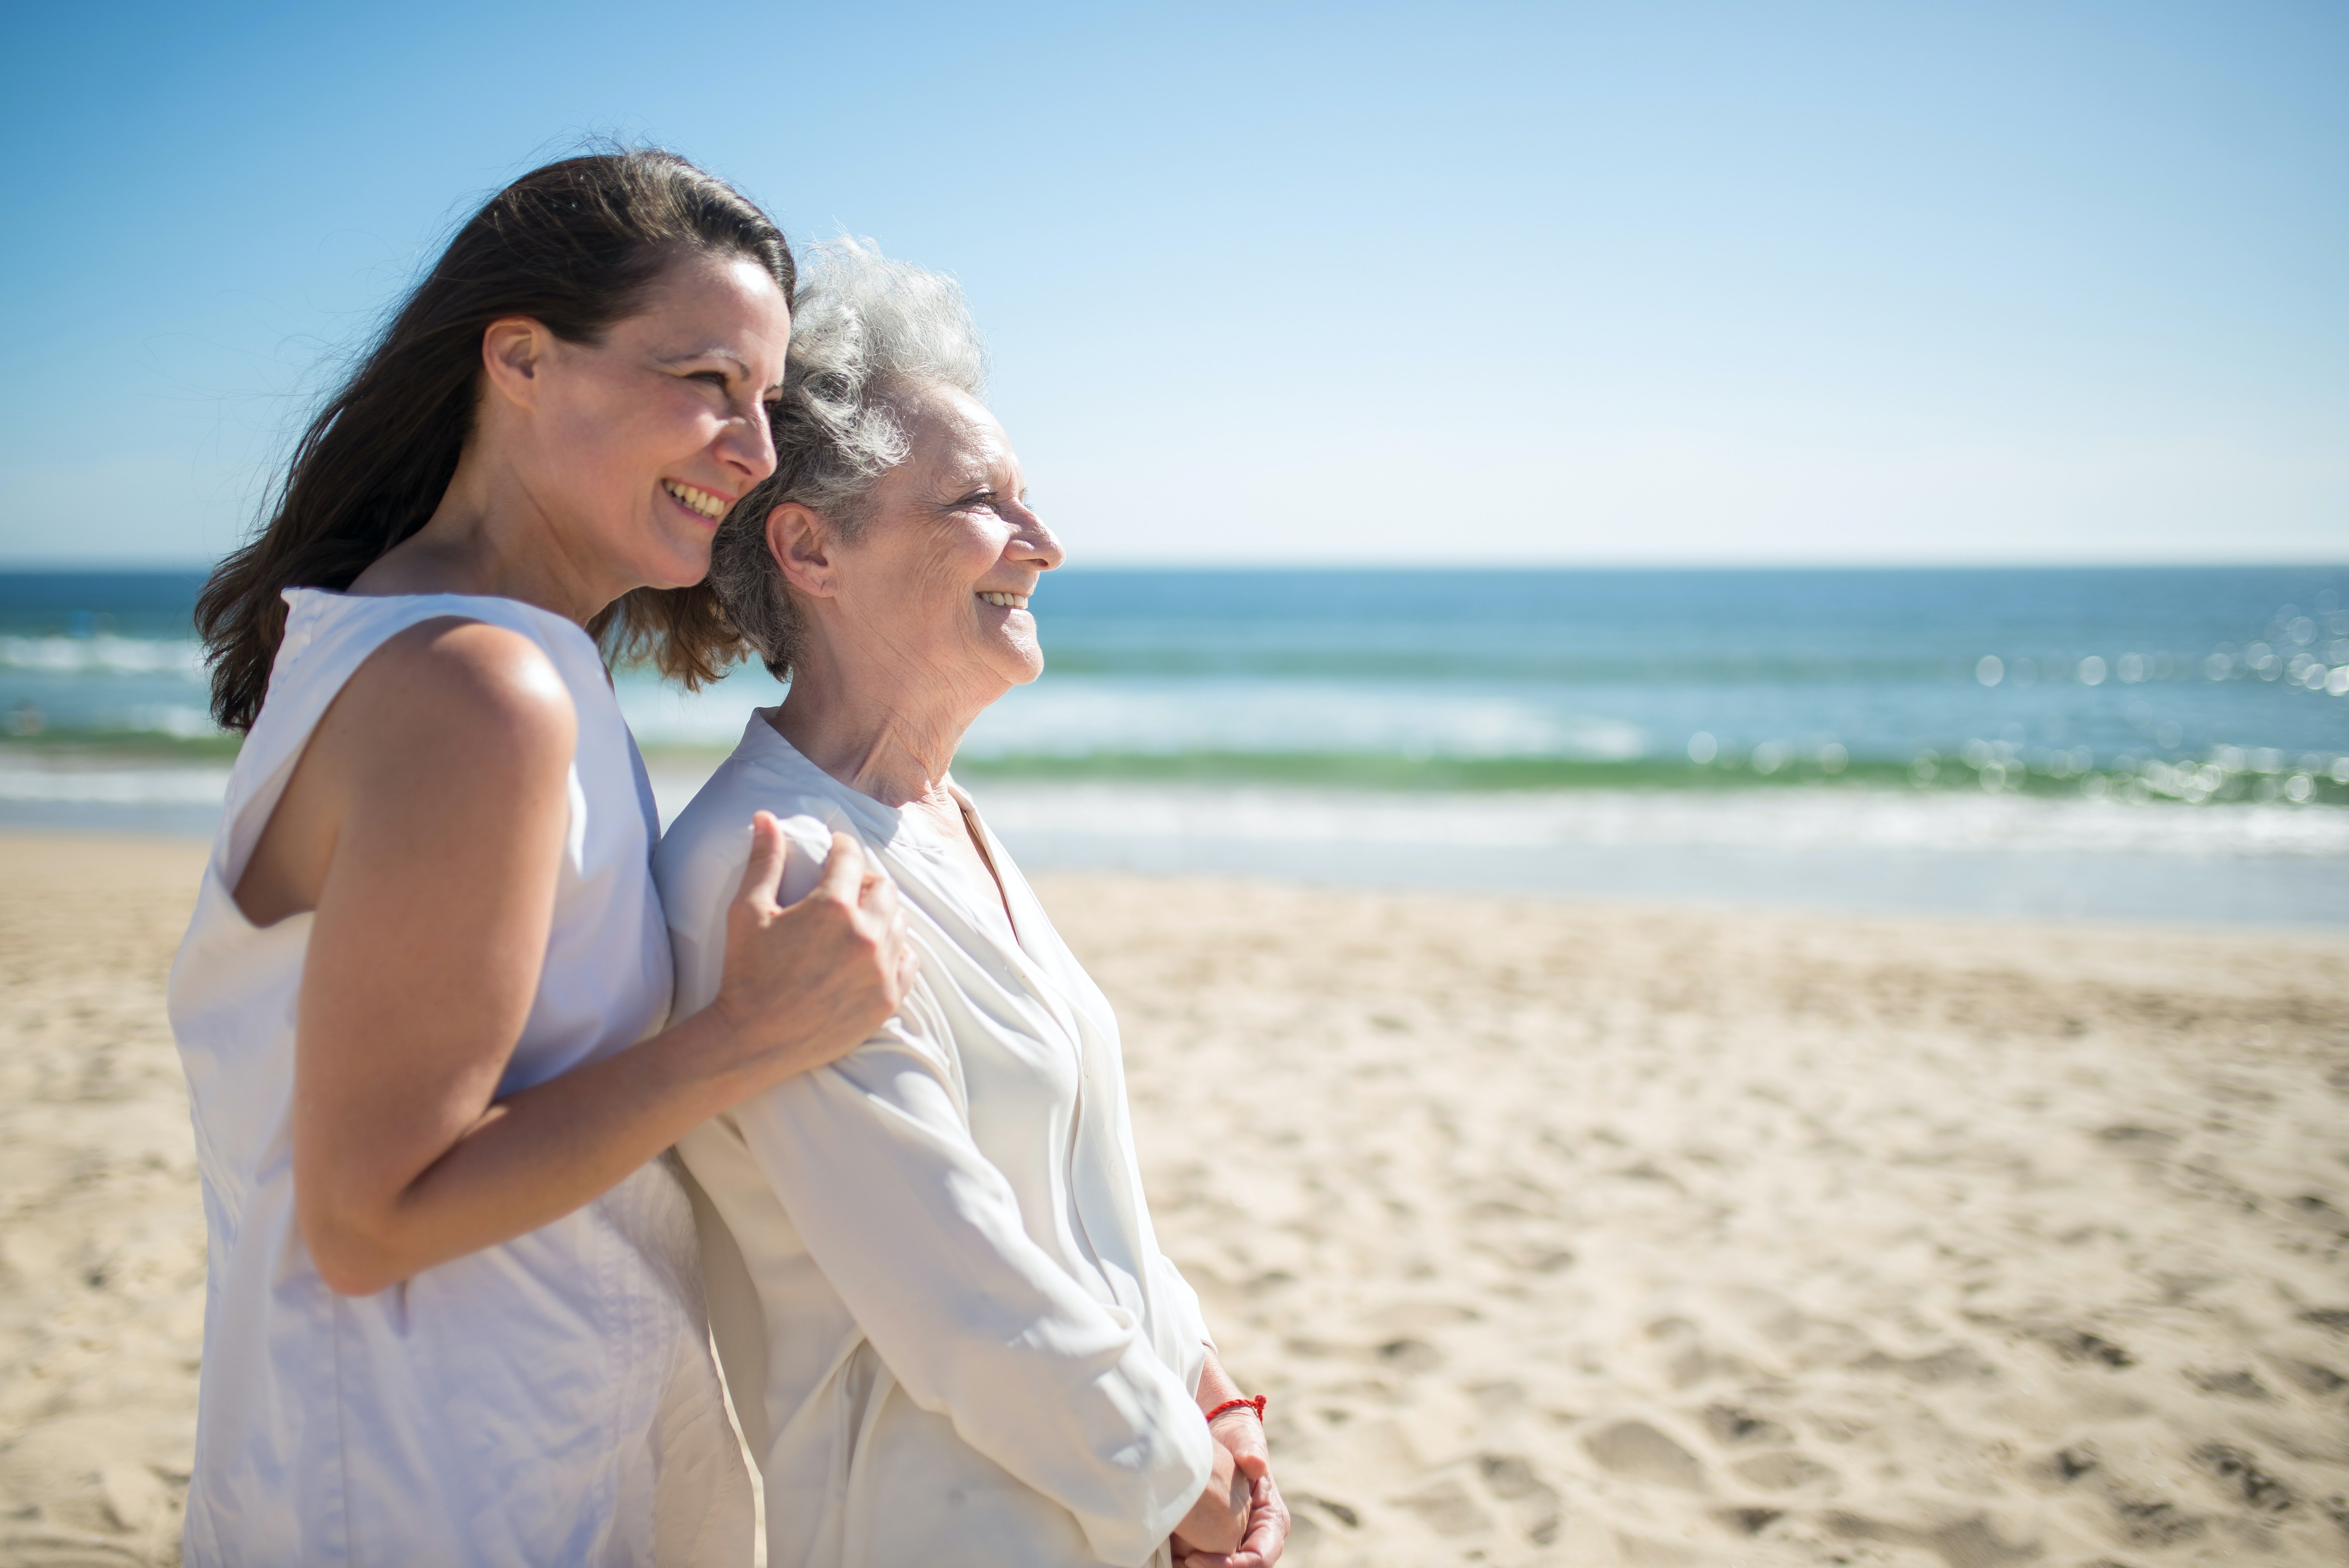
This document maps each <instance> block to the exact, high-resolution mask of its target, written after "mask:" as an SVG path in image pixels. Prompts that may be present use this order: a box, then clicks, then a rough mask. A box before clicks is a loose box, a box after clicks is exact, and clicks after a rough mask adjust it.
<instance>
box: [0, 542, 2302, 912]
mask: <svg viewBox="0 0 2349 1568" xmlns="http://www.w3.org/2000/svg"><path fill="white" fill-rule="evenodd" d="M195 581H196V580H195V579H194V578H193V577H192V576H188V575H180V576H142V577H129V576H119V575H99V574H88V575H80V576H67V575H62V574H47V575H32V574H20V575H16V576H6V575H0V721H5V724H6V725H7V727H10V728H12V729H14V730H17V731H23V732H26V733H24V734H21V735H18V736H16V738H13V739H12V740H10V741H8V742H7V743H5V744H0V821H16V822H36V821H42V822H68V821H70V822H76V823H82V824H86V825H124V826H146V827H154V828H165V829H171V830H202V828H203V827H204V825H205V824H206V822H207V821H208V820H209V816H210V814H211V813H212V811H213V810H215V809H216V805H217V801H218V799H219V790H220V786H221V781H222V779H224V777H225V753H224V751H223V750H222V748H221V745H220V743H219V742H218V741H217V740H212V741H210V742H209V743H208V742H207V738H208V737H212V735H213V732H212V727H211V726H210V724H209V722H208V721H207V720H206V718H205V717H204V709H203V697H204V692H203V684H202V664H201V660H200V658H199V656H198V654H197V650H196V649H195V647H194V646H193V645H192V644H191V641H190V640H189V638H188V636H187V634H186V632H185V627H186V616H187V607H188V604H189V603H190V601H191V598H192V594H193V590H194V586H195ZM2344 597H2349V571H2344V570H2342V569H2339V568H2307V569H2294V568H2214V569H2159V570H2151V569H2131V570H2064V571H1957V570H1950V571H1871V572H1817V571H1800V572H1796V571H1786V572H1726V571H1724V572H1614V571H1609V572H1513V573H1483V572H1477V573H1411V572H1343V573H1339V572H1268V573H1192V572H1179V573H1178V572H1166V573H1155V572H1153V573H1143V572H1131V573H1111V572H1097V573H1082V572H1072V573H1065V574H1062V575H1061V576H1059V577H1057V578H1053V579H1049V580H1047V582H1046V583H1045V584H1044V585H1043V587H1042V589H1041V590H1040V593H1038V595H1037V597H1036V601H1035V607H1036V614H1037V616H1038V620H1039V624H1040V628H1041V634H1042V636H1043V639H1044V642H1045V645H1046V648H1047V652H1048V655H1050V669H1049V670H1048V672H1047V674H1046V675H1045V676H1044V677H1043V678H1042V679H1041V680H1040V681H1039V682H1037V683H1036V684H1035V685H1034V686H1030V687H1025V688H1022V689H1020V690H1018V691H1015V692H1013V693H1012V694H1011V695H1010V696H1008V697H1007V698H1005V699H1004V700H1003V701H1002V702H1001V703H999V704H998V705H997V706H996V707H994V708H992V709H991V710H989V711H988V713H987V714H986V715H985V716H984V717H982V718H981V719H980V720H979V722H978V725H977V726H976V727H974V729H973V730H972V732H971V735H970V737H969V739H968V743H967V745H966V747H965V749H964V753H963V757H962V759H961V761H960V763H959V765H958V771H959V772H961V773H962V774H963V775H964V776H965V777H966V778H967V779H968V781H970V782H971V783H972V785H973V787H974V788H975V789H978V792H979V795H980V798H981V799H982V800H983V801H985V802H987V803H988V808H989V810H990V811H991V812H992V813H993V814H994V816H995V817H996V820H997V824H998V826H999V829H1000V830H1003V831H1004V832H1005V834H1006V836H1007V838H1008V839H1009V841H1011V842H1012V843H1013V844H1014V846H1015V847H1016V848H1018V849H1019V851H1020V852H1021V854H1022V856H1023V858H1024V859H1026V860H1028V861H1030V862H1032V863H1039V864H1060V865H1102V864H1108V865H1127V866H1135V867H1140V868H1143V869H1157V870H1210V871H1248V870H1262V871H1268V872H1274V873H1277V874H1288V875H1309V876H1317V877H1341V878H1354V879H1367V880H1385V881H1395V882H1439V883H1441V882H1450V883H1454V884H1457V885H1470V886H1509V887H1527V888H1536V889H1543V890H1548V891H1568V892H1635V893H1652V894H1654V895H1656V896H1665V897H1699V896H1718V897H1729V898H1754V899H1761V900H1769V901H1777V902H1804V901H1806V900H1808V901H1812V902H1826V903H1846V904H1862V905H1868V906H1871V907H1919V908H1964V909H1975V910H1982V911H2007V910H2013V911H2016V912H2019V913H2085V914H2113V915H2126V914H2158V915H2161V916H2164V917H2168V918H2181V919H2249V920H2257V919H2269V920H2279V921H2294V922H2305V921H2319V922H2324V923H2349V876H2344V875H2343V873H2344V872H2349V606H2344ZM617 685H618V689H619V691H620V695H621V699H622V706H623V708H624V710H625V711H626V713H627V715H628V717H629V720H630V723H631V725H632V726H633V727H635V729H636V733H637V735H638V737H639V738H640V740H641V741H642V742H643V743H644V745H645V747H646V748H647V752H648V754H649V755H650V756H651V758H652V760H653V763H654V772H655V777H656V780H657V784H658V785H659V787H660V789H661V793H662V796H663V805H664V809H665V810H668V811H674V810H676V808H677V807H678V805H680V804H682V801H683V799H684V798H685V797H686V796H688V795H689V793H690V790H691V789H692V787H693V785H694V784H695V783H696V782H698V779H699V778H700V777H701V776H703V775H704V774H705V773H706V771H707V769H708V767H709V766H710V765H711V763H712V762H714V760H715V758H716V756H717V755H719V753H721V752H722V751H723V749H724V748H728V747H730V745H731V744H732V742H733V740H734V739H735V738H736V737H737V736H739V735H740V731H741V727H742V725H743V723H744V722H745V719H746V717H748V715H749V713H750V710H751V709H753V708H754V707H758V706H760V705H761V704H764V703H769V702H772V701H774V700H775V699H776V697H777V696H778V695H779V692H778V688H777V687H776V686H775V684H774V683H773V682H772V681H771V680H770V679H769V678H768V677H767V676H766V675H765V674H764V672H763V671H760V670H757V669H755V668H750V669H745V670H742V671H739V672H737V673H736V674H735V675H734V676H730V678H729V679H728V680H726V681H724V682H722V683H720V684H719V686H716V687H714V688H712V689H710V690H708V691H705V692H701V693H698V694H694V695H691V696H688V695H686V694H683V693H679V692H677V691H675V690H673V689H671V688H668V687H665V686H661V685H659V684H658V683H657V682H655V681H653V680H651V679H649V678H647V676H644V675H642V674H640V673H636V672H630V671H623V672H622V673H621V674H620V676H619V677H618V682H617ZM34 732H37V733H34Z"/></svg>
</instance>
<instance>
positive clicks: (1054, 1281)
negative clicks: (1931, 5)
mask: <svg viewBox="0 0 2349 1568" xmlns="http://www.w3.org/2000/svg"><path fill="white" fill-rule="evenodd" d="M942 1030H943V1021H942V1020H941V1019H939V1017H938V1016H937V1014H936V1008H935V1004H933V1003H932V1002H931V1001H930V999H929V995H928V993H927V991H926V987H924V986H923V985H921V984H919V983H917V984H916V989H915V991H914V993H913V994H912V995H909V996H908V997H907V1003H906V1006H905V1009H904V1010H903V1011H901V1012H900V1013H899V1015H898V1016H896V1017H895V1018H893V1019H891V1020H890V1022H889V1023H888V1024H887V1025H886V1026H884V1028H883V1030H882V1032H881V1033H880V1034H878V1035H876V1036H875V1037H874V1038H873V1039H871V1040H870V1041H868V1042H866V1044H864V1046H862V1047H859V1048H858V1049H857V1050H855V1051H854V1052H853V1053H852V1054H851V1055H849V1056H848V1057H845V1058H843V1060H841V1061H839V1062H837V1063H835V1064H833V1066H831V1067H829V1068H822V1069H819V1070H817V1071H815V1072H812V1073H803V1074H802V1075H801V1076H799V1077H798V1078H792V1079H791V1080H789V1081H788V1082H785V1083H783V1084H781V1085H779V1086H777V1087H776V1088H772V1089H770V1090H768V1091H767V1092H765V1093H764V1094H761V1095H759V1096H757V1097H755V1098H753V1099H750V1100H749V1101H747V1102H745V1103H744V1104H743V1105H742V1106H740V1107H739V1108H738V1109H736V1111H735V1113H734V1116H735V1119H736V1122H737V1124H738V1125H739V1126H740V1128H741V1130H742V1133H743V1136H744V1139H745V1140H746V1142H747V1143H748V1145H749V1148H750V1153H751V1156H752V1158H753V1159H754V1160H755V1161H757V1162H758V1164H759V1167H760V1169H761V1171H762V1172H763V1173H764V1174H765V1176H766V1178H767V1180H768V1181H769V1182H770V1183H771V1185H772V1186H773V1188H774V1191H775V1193H776V1195H777V1196H778V1197H779V1198H780V1199H781V1202H782V1204H783V1206H784V1208H785V1210H786V1211H788V1212H789V1213H790V1215H791V1219H792V1224H793V1225H794V1226H795V1227H796V1228H797V1230H798V1231H799V1233H800V1236H801V1239H802V1241H803V1242H804V1243H805V1244H806V1246H807V1248H808V1252H809V1253H810V1255H811V1256H812V1258H813V1260H814V1261H815V1263H816V1264H817V1265H818V1266H819V1267H821V1268H822V1269H823V1273H824V1275H825V1277H826V1278H827V1279H828V1280H829V1281H830V1282H831V1283H832V1284H833V1288H834V1289H835V1290H837V1291H838V1292H839V1293H840V1295H841V1298H842V1300H843V1302H844V1303H845V1304H846V1305H847V1307H848V1309H849V1310H850V1311H851V1312H852V1313H854V1315H855V1317H856V1321H857V1323H858V1326H860V1327H862V1328H863V1329H864V1333H865V1334H866V1335H867V1336H868V1337H870V1338H871V1340H872V1341H873V1345H874V1349H875V1350H877V1351H878V1352H879V1353H880V1355H881V1358H882V1360H883V1361H884V1362H885V1363H886V1364H887V1366H888V1367H889V1370H890V1372H891V1373H892V1374H893V1375H894V1376H895V1377H896V1379H897V1381H898V1382H899V1383H900V1384H901V1385H902V1386H903V1387H905V1391H906V1393H907V1394H908V1395H909V1396H910V1397H911V1398H913V1400H914V1401H915V1403H916V1404H917V1405H919V1406H920V1407H921V1408H923V1409H925V1410H928V1411H931V1412H933V1413H935V1414H939V1415H943V1416H946V1417H947V1418H948V1419H950V1420H951V1421H952V1422H953V1423H954V1428H955V1430H956V1432H957V1434H958V1435H959V1436H960V1437H961V1438H962V1439H963V1441H965V1442H967V1443H968V1444H969V1445H970V1446H971V1447H972V1448H973V1449H977V1450H978V1452H980V1453H982V1454H985V1455H986V1456H987V1457H988V1459H990V1460H994V1461H995V1462H996V1463H997V1464H999V1465H1001V1466H1002V1467H1003V1468H1004V1469H1005V1470H1008V1471H1009V1472H1010V1473H1011V1474H1012V1475H1014V1476H1016V1477H1018V1478H1019V1480H1021V1481H1022V1482H1024V1483H1026V1484H1027V1485H1028V1486H1030V1487H1032V1488H1034V1489H1035V1490H1036V1491H1039V1492H1040V1493H1042V1494H1043V1495H1044V1496H1046V1497H1049V1498H1050V1499H1051V1500H1052V1501H1055V1502H1057V1503H1059V1504H1060V1505H1061V1507H1063V1508H1065V1509H1067V1510H1068V1511H1069V1512H1070V1513H1071V1514H1072V1515H1073V1516H1074V1517H1075V1519H1076V1521H1077V1522H1078V1524H1079V1525H1080V1527H1081V1528H1082V1530H1083V1531H1084V1533H1085V1538H1086V1540H1087V1541H1088V1542H1090V1543H1091V1545H1092V1549H1093V1551H1094V1552H1095V1553H1098V1554H1099V1555H1100V1556H1101V1557H1102V1559H1103V1560H1104V1561H1107V1562H1110V1563H1142V1562H1143V1561H1144V1560H1146V1559H1147V1558H1148V1557H1149V1556H1150V1555H1151V1553H1154V1551H1156V1550H1157V1548H1158V1546H1159V1545H1160V1543H1161V1542H1164V1540H1165V1539H1166V1537H1167V1536H1168V1535H1169V1534H1170V1533H1172V1532H1173V1531H1174V1526H1175V1525H1176V1524H1178V1523H1180V1522H1181V1521H1182V1518H1183V1515H1184V1514H1185V1512H1187V1511H1189V1509H1190V1506H1191V1504H1192V1502H1193V1501H1195V1499H1196V1498H1197V1497H1198V1495H1199V1492H1200V1490H1201V1489H1202V1488H1203V1487H1205V1486H1206V1481H1207V1476H1208V1472H1209V1460H1210V1454H1211V1449H1210V1446H1209V1445H1210V1444H1211V1443H1212V1442H1213V1439H1212V1438H1211V1437H1210V1436H1209V1434H1208V1431H1207V1429H1206V1423H1205V1422H1204V1421H1202V1420H1201V1419H1200V1418H1199V1408H1198V1406H1197V1405H1196V1404H1195V1402H1194V1401H1193V1399H1192V1398H1191V1395H1190V1392H1189V1390H1188V1389H1186V1388H1185V1387H1184V1382H1183V1379H1182V1378H1180V1377H1178V1376H1177V1375H1176V1374H1175V1373H1174V1371H1173V1370H1171V1369H1170V1368H1169V1367H1167V1366H1166V1364H1165V1363H1164V1361H1162V1360H1160V1359H1159V1358H1158V1357H1157V1355H1156V1354H1155V1353H1154V1351H1153V1350H1152V1348H1151V1346H1150V1343H1149V1339H1148V1337H1147V1336H1146V1335H1145V1334H1144V1333H1143V1326H1142V1325H1141V1323H1140V1322H1139V1320H1138V1319H1137V1318H1136V1317H1135V1316H1134V1315H1133V1314H1132V1313H1130V1312H1127V1311H1126V1310H1124V1309H1123V1308H1122V1307H1119V1306H1116V1305H1109V1304H1105V1303H1103V1302H1102V1301H1100V1300H1099V1299H1097V1298H1096V1297H1095V1296H1093V1295H1092V1294H1090V1293H1089V1292H1087V1291H1086V1290H1084V1289H1083V1288H1082V1286H1081V1285H1080V1284H1078V1283H1077V1282H1076V1281H1075V1280H1073V1279H1071V1278H1070V1277H1069V1275H1068V1274H1067V1272H1066V1271H1065V1270H1064V1269H1062V1268H1061V1266H1060V1265H1059V1264H1056V1263H1055V1262H1053V1261H1052V1260H1051V1258H1050V1257H1049V1256H1048V1255H1047V1254H1046V1253H1044V1252H1043V1251H1042V1250H1041V1249H1040V1248H1039V1247H1037V1246H1036V1245H1035V1243H1033V1242H1031V1241H1030V1239H1029V1237H1028V1233H1027V1232H1026V1230H1025V1228H1024V1227H1023V1226H1022V1224H1021V1222H1020V1216H1019V1208H1018V1204H1017V1201H1016V1199H1015V1197H1014V1195H1013V1192H1012V1190H1011V1185H1010V1183H1009V1181H1006V1180H1005V1178H1004V1176H1003V1175H1002V1173H1001V1172H1000V1171H998V1170H997V1169H996V1168H995V1167H994V1165H992V1164H991V1163H989V1162H988V1160H987V1159H986V1157H985V1156H984V1155H982V1154H981V1153H980V1152H979V1150H978V1145H977V1144H976V1143H975V1142H974V1141H973V1140H972V1138H971V1136H970V1132H969V1129H968V1122H967V1119H966V1116H965V1114H964V1111H963V1108H962V1098H961V1092H960V1088H959V1086H958V1083H957V1074H956V1072H955V1070H954V1065H953V1063H954V1058H953V1055H952V1053H951V1051H950V1049H948V1048H947V1046H946V1045H945V1043H944V1041H943V1040H942V1039H941V1038H940V1034H941V1032H942ZM1186 1294H1187V1291H1186ZM1194 1310H1195V1309H1194Z"/></svg>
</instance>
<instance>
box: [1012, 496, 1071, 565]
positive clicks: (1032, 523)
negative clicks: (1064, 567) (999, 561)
mask: <svg viewBox="0 0 2349 1568" xmlns="http://www.w3.org/2000/svg"><path fill="white" fill-rule="evenodd" d="M1016 521H1018V523H1019V531H1018V532H1016V533H1014V534H1013V535H1012V536H1011V549H1010V555H1011V557H1012V559H1013V560H1015V561H1019V562H1025V563H1027V564H1028V565H1030V566H1033V567H1034V568H1035V569H1036V570H1037V571H1039V572H1050V571H1051V570H1052V568H1054V567H1055V566H1058V565H1059V564H1061V562H1063V561H1065V560H1067V559H1068V555H1069V552H1067V551H1065V550H1063V549H1061V537H1060V535H1058V534H1056V533H1054V532H1053V531H1051V530H1050V528H1048V527H1046V526H1045V523H1044V520H1043V519H1042V518H1040V517H1039V516H1037V515H1036V514H1035V513H1034V512H1033V511H1030V510H1029V508H1028V506H1027V505H1026V503H1024V502H1023V503H1021V505H1020V507H1019V513H1018V516H1017V520H1016Z"/></svg>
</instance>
